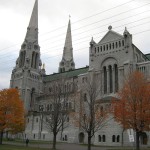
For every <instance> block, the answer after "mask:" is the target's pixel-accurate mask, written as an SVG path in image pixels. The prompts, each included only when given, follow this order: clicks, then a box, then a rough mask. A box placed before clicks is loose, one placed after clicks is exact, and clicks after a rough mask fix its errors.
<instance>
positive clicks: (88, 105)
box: [72, 72, 108, 150]
mask: <svg viewBox="0 0 150 150" xmlns="http://www.w3.org/2000/svg"><path fill="white" fill-rule="evenodd" d="M99 80H100V79H99V78H96V76H95V75H94V73H93V72H90V73H89V74H88V75H87V76H86V77H85V78H84V83H83V84H82V85H81V93H80V94H81V97H80V102H79V103H78V102H76V108H77V107H78V106H79V108H78V110H77V109H76V112H74V113H73V114H72V116H73V115H74V120H75V124H76V125H78V126H79V128H80V129H81V130H82V131H83V132H85V133H87V135H88V150H91V139H92V137H93V136H94V134H95V132H97V131H99V130H100V129H101V128H102V127H104V126H105V125H106V122H107V121H106V120H107V114H108V113H107V111H106V110H105V109H102V108H103V103H102V100H101V99H99V96H100V94H101V93H102V91H101V90H102V88H101V84H100V82H99ZM77 105H78V106H77Z"/></svg>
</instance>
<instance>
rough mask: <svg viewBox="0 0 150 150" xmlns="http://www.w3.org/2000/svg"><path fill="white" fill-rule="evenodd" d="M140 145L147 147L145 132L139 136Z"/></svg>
mask: <svg viewBox="0 0 150 150" xmlns="http://www.w3.org/2000/svg"><path fill="white" fill-rule="evenodd" d="M140 140H141V144H143V145H147V141H148V137H147V134H146V133H145V132H142V133H141V135H140Z"/></svg>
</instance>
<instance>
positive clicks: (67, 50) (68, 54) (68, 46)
mask: <svg viewBox="0 0 150 150" xmlns="http://www.w3.org/2000/svg"><path fill="white" fill-rule="evenodd" d="M63 58H64V59H65V60H67V61H70V60H71V59H73V54H72V35H71V23H70V19H69V23H68V28H67V34H66V40H65V46H64V51H63Z"/></svg>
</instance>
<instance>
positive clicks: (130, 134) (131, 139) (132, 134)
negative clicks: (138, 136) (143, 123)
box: [127, 129, 135, 149]
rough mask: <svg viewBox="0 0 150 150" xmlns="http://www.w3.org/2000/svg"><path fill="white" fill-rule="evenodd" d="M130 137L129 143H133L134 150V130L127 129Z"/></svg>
mask: <svg viewBox="0 0 150 150" xmlns="http://www.w3.org/2000/svg"><path fill="white" fill-rule="evenodd" d="M127 132H128V135H129V142H132V143H133V149H134V141H135V140H134V131H133V129H127Z"/></svg>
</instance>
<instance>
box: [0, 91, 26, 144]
mask: <svg viewBox="0 0 150 150" xmlns="http://www.w3.org/2000/svg"><path fill="white" fill-rule="evenodd" d="M24 128H25V118H24V106H23V102H22V100H21V99H20V96H19V92H18V90H17V89H4V90H1V91H0V135H1V136H0V144H2V139H3V133H4V132H6V131H7V132H10V133H12V134H15V133H18V132H21V131H24Z"/></svg>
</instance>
